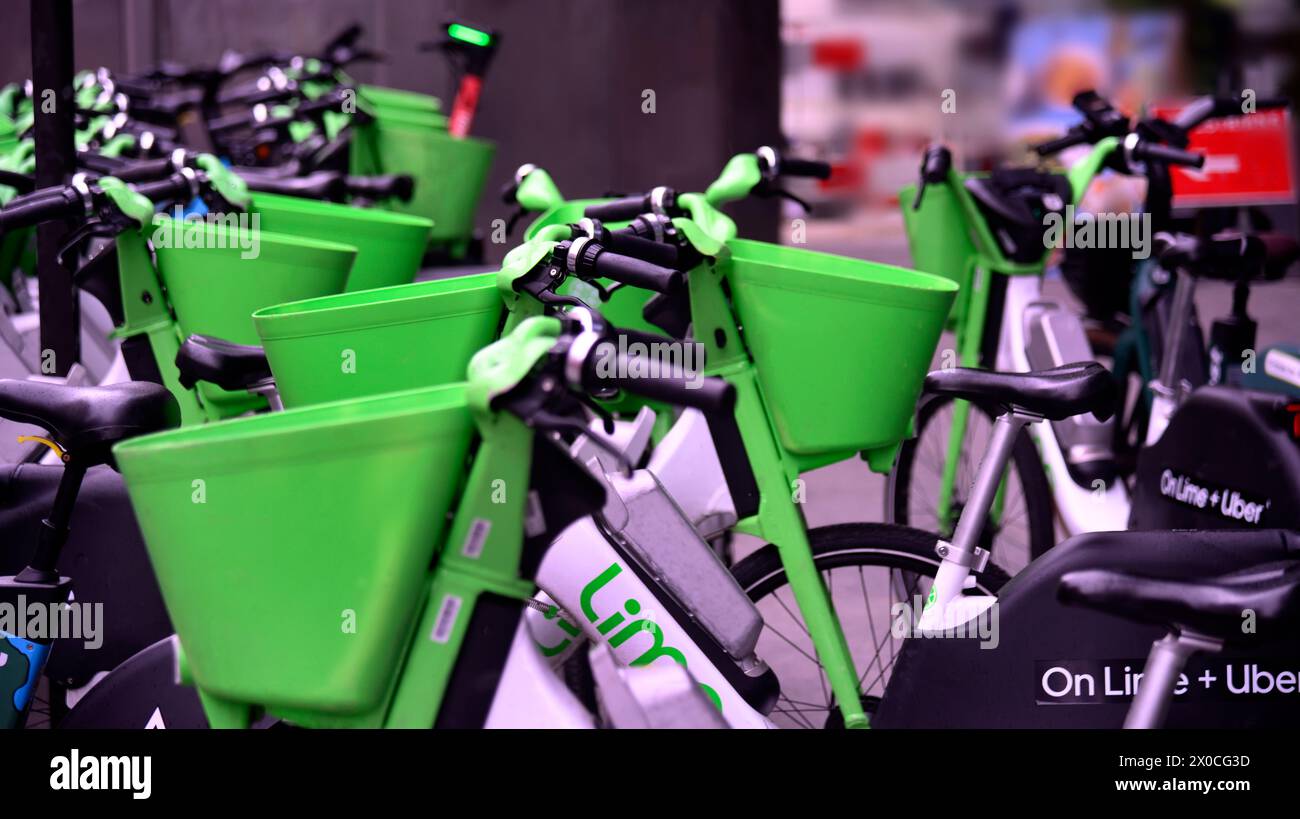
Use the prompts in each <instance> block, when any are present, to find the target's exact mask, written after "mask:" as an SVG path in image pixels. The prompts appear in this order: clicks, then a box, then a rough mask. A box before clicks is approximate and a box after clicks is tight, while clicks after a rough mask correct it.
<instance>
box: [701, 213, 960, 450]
mask: <svg viewBox="0 0 1300 819" xmlns="http://www.w3.org/2000/svg"><path fill="white" fill-rule="evenodd" d="M727 247H728V249H729V250H730V254H724V257H723V262H722V264H724V265H725V268H724V272H725V275H726V276H727V278H728V280H729V281H730V283H731V290H732V296H733V303H734V305H735V309H736V313H737V314H738V316H739V319H740V323H741V330H742V332H743V333H744V335H745V341H746V343H747V344H748V345H749V349H750V352H751V353H752V355H753V357H754V363H755V367H756V368H757V370H758V379H759V382H760V383H761V384H762V386H763V392H764V397H765V398H766V399H767V402H768V405H769V410H770V411H771V413H772V415H773V417H774V419H775V422H776V427H777V431H778V434H779V435H780V438H781V443H782V445H783V446H784V447H785V449H786V450H788V451H789V452H791V453H794V454H798V455H817V454H823V453H836V452H852V451H864V450H869V449H875V448H878V447H883V446H889V445H892V444H894V443H896V442H898V441H899V440H902V438H903V437H904V436H905V435H906V433H907V429H908V425H909V422H910V420H911V418H912V414H913V412H914V411H915V409H916V400H917V397H918V396H919V395H920V392H921V382H922V381H923V379H924V378H925V374H926V372H927V370H928V369H929V367H930V361H931V358H932V357H933V355H934V348H935V344H936V343H937V342H938V340H939V334H940V333H941V332H942V330H943V324H944V319H945V317H946V316H947V315H948V310H949V308H950V307H951V306H952V300H953V297H954V296H955V295H956V293H957V286H956V285H955V284H953V283H952V282H950V281H948V280H947V279H943V278H940V277H938V276H931V275H929V274H926V273H919V272H917V271H914V270H906V269H904V268H901V267H892V266H890V265H883V264H877V263H875V262H868V261H863V260H860V259H850V258H847V257H844V256H834V255H831V254H829V253H816V252H814V251H811V250H802V249H798V248H792V247H782V246H781V245H774V244H768V243H766V242H753V241H746V240H740V239H737V240H733V241H731V242H728V243H727Z"/></svg>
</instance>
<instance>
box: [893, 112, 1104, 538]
mask: <svg viewBox="0 0 1300 819" xmlns="http://www.w3.org/2000/svg"><path fill="white" fill-rule="evenodd" d="M1117 150H1122V143H1121V142H1120V140H1119V139H1117V138H1115V137H1107V138H1105V139H1102V140H1101V141H1099V142H1098V143H1097V144H1096V145H1095V146H1094V147H1093V148H1092V150H1091V151H1090V152H1089V153H1088V154H1087V155H1086V156H1085V157H1084V159H1083V160H1081V161H1080V162H1079V163H1077V164H1076V165H1075V166H1074V167H1072V168H1071V169H1070V171H1069V172H1068V173H1067V179H1068V180H1069V184H1070V191H1071V194H1072V200H1073V202H1078V201H1079V200H1080V199H1082V197H1083V194H1084V193H1085V192H1086V191H1087V189H1088V186H1089V184H1091V181H1092V179H1093V178H1094V177H1095V176H1096V175H1097V174H1098V173H1099V172H1100V170H1101V168H1102V167H1103V165H1104V164H1105V162H1106V160H1107V159H1108V158H1109V157H1110V155H1111V154H1112V153H1113V152H1115V151H1117ZM964 179H965V176H964V175H963V174H962V173H960V172H958V171H957V170H955V169H954V170H949V172H948V176H947V179H946V180H945V182H944V183H943V187H944V188H945V189H946V190H947V191H948V192H949V193H950V194H951V195H952V196H953V197H954V198H955V200H956V201H957V203H958V207H959V210H960V212H961V215H962V221H963V222H964V224H965V225H966V226H968V233H969V235H970V236H971V237H972V242H973V248H974V252H973V253H972V254H971V255H970V256H968V258H967V261H966V269H965V271H964V273H963V278H964V280H965V281H969V282H970V285H969V287H967V288H963V292H962V294H960V295H959V296H958V301H957V307H956V308H955V311H954V323H955V330H956V336H957V339H956V341H957V350H956V352H957V362H958V366H962V367H981V366H992V367H994V368H995V369H1005V370H1014V371H1018V372H1024V371H1028V370H1030V369H1032V367H1031V366H1030V364H1029V361H1028V359H1027V356H1026V348H1025V338H1024V332H1025V330H1024V320H1023V317H1024V315H1025V311H1026V310H1027V309H1029V307H1030V305H1032V304H1034V303H1036V302H1038V301H1040V296H1041V291H1042V276H1043V272H1044V270H1045V268H1046V265H1047V258H1048V252H1047V250H1045V251H1044V253H1043V257H1042V259H1041V260H1039V261H1037V262H1034V263H1017V262H1013V261H1011V260H1009V259H1007V258H1006V256H1005V255H1003V254H1002V252H1001V251H1000V250H999V248H998V244H997V242H996V241H995V240H994V238H993V235H992V233H991V232H990V230H989V227H988V224H987V223H986V221H985V219H984V217H983V215H982V214H981V212H980V210H979V207H978V206H977V204H976V202H975V200H974V198H973V197H972V196H971V195H970V194H969V193H968V192H967V191H966V188H965V186H964V184H963V181H964ZM1000 276H1004V277H1006V279H1005V280H1004V281H1003V282H1000V283H998V284H995V283H994V282H995V277H1000ZM995 287H996V288H999V289H1001V290H1002V293H1003V294H1004V296H1005V299H1004V300H1000V301H1001V304H1000V305H999V307H1000V309H998V308H997V307H995V306H994V304H993V301H994V298H993V293H994V289H995ZM992 339H996V346H995V347H992V349H990V345H989V342H990V341H991V340H992ZM990 352H991V353H992V354H993V360H992V361H989V360H987V357H988V354H989V353H990ZM969 418H970V404H969V403H968V402H966V401H960V400H959V401H955V402H954V403H953V413H952V423H951V428H950V430H949V437H948V450H947V453H946V458H945V461H944V471H943V475H942V482H941V484H940V489H939V499H938V509H937V513H938V517H939V520H940V522H941V523H942V525H943V530H944V531H945V532H947V531H952V525H953V523H954V522H955V521H954V520H953V511H954V506H953V499H954V496H955V494H956V486H955V484H956V481H957V466H958V463H959V460H960V455H961V449H962V446H963V441H964V439H965V435H966V430H967V426H968V423H969ZM1028 430H1029V434H1030V436H1031V437H1032V438H1033V440H1034V442H1035V444H1036V445H1037V448H1038V451H1039V454H1040V456H1041V458H1042V461H1043V465H1044V468H1045V469H1046V471H1047V475H1048V478H1049V480H1050V483H1051V487H1052V492H1053V495H1054V497H1055V500H1056V507H1057V510H1058V512H1059V513H1060V516H1061V519H1062V521H1063V522H1064V524H1065V527H1066V530H1067V531H1068V532H1069V534H1071V535H1073V534H1078V533H1081V532H1089V531H1108V530H1113V529H1122V528H1124V526H1125V524H1126V522H1127V519H1128V495H1127V491H1126V490H1125V488H1124V487H1123V485H1122V483H1121V482H1119V481H1112V482H1111V483H1110V485H1109V486H1104V487H1103V488H1094V487H1088V488H1084V487H1081V486H1079V485H1078V484H1077V483H1075V481H1074V480H1073V478H1072V477H1071V476H1070V475H1069V473H1068V470H1067V468H1066V464H1065V457H1064V455H1063V453H1062V451H1061V446H1060V443H1059V442H1058V440H1057V438H1056V435H1055V433H1054V432H1053V430H1052V427H1051V424H1050V423H1047V422H1041V421H1040V422H1035V423H1031V424H1029V425H1028ZM1002 483H1003V486H1005V479H1004V480H1003V482H1002ZM1002 494H1003V492H1002V491H1001V490H999V492H998V493H997V496H996V497H995V498H994V500H993V503H992V505H991V507H990V510H989V513H990V515H991V516H992V518H993V519H994V520H995V521H996V520H997V519H998V518H999V517H1000V514H1001V504H1002ZM889 511H891V512H892V510H889Z"/></svg>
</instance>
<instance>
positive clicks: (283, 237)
mask: <svg viewBox="0 0 1300 819" xmlns="http://www.w3.org/2000/svg"><path fill="white" fill-rule="evenodd" d="M157 215H160V216H162V217H163V218H164V219H167V220H169V221H172V222H175V221H178V220H176V219H172V217H170V216H167V215H166V214H157ZM179 221H182V222H184V221H187V220H184V219H182V220H179ZM191 221H195V222H198V223H200V224H202V225H204V226H205V229H206V230H207V231H208V232H213V231H216V230H218V229H220V230H230V229H231V228H228V227H226V226H224V225H221V226H219V225H217V224H215V223H212V222H208V221H205V220H201V219H195V220H191ZM238 229H239V228H238V227H236V228H234V230H238ZM257 236H258V242H259V245H260V243H262V242H265V241H267V240H268V239H269V240H270V241H271V244H272V245H278V246H285V247H288V246H297V247H299V248H306V249H311V250H328V251H331V252H336V253H337V252H344V253H351V254H353V255H354V256H355V255H356V252H357V248H356V246H355V245H349V244H346V243H344V242H334V241H330V240H328V239H313V238H311V237H308V236H299V235H296V234H293V233H276V232H275V231H271V230H262V229H260V228H259V229H258V231H257ZM154 250H155V252H156V251H159V250H162V251H166V252H167V253H173V252H176V251H186V250H241V248H239V247H167V246H160V247H155V248H154Z"/></svg>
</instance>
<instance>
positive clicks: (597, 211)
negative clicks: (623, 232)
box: [582, 193, 650, 222]
mask: <svg viewBox="0 0 1300 819" xmlns="http://www.w3.org/2000/svg"><path fill="white" fill-rule="evenodd" d="M648 210H650V197H649V196H648V195H646V194H644V193H642V194H637V195H636V196H624V197H623V198H622V199H615V200H613V201H611V202H602V203H601V204H599V205H588V206H587V209H586V210H584V211H583V212H582V215H583V216H586V217H588V218H589V219H599V220H600V221H602V222H626V221H628V220H629V219H635V218H636V217H638V216H640V215H641V214H643V213H645V212H646V211H648Z"/></svg>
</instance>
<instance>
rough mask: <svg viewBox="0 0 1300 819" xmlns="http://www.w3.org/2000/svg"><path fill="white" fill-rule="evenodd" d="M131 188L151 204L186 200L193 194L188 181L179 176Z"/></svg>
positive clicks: (174, 175) (173, 175)
mask: <svg viewBox="0 0 1300 819" xmlns="http://www.w3.org/2000/svg"><path fill="white" fill-rule="evenodd" d="M196 178H197V177H196ZM132 187H134V188H135V191H136V193H138V194H140V195H141V196H143V197H144V198H146V199H148V200H149V201H151V202H167V201H171V200H174V199H177V198H178V197H182V196H183V197H185V198H186V199H188V198H189V197H190V196H191V195H193V193H194V188H193V187H192V186H191V184H190V180H189V179H188V178H187V177H184V176H181V175H180V174H172V175H171V176H169V177H167V178H166V179H159V180H158V181H156V182H141V183H140V184H138V185H133V186H132Z"/></svg>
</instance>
